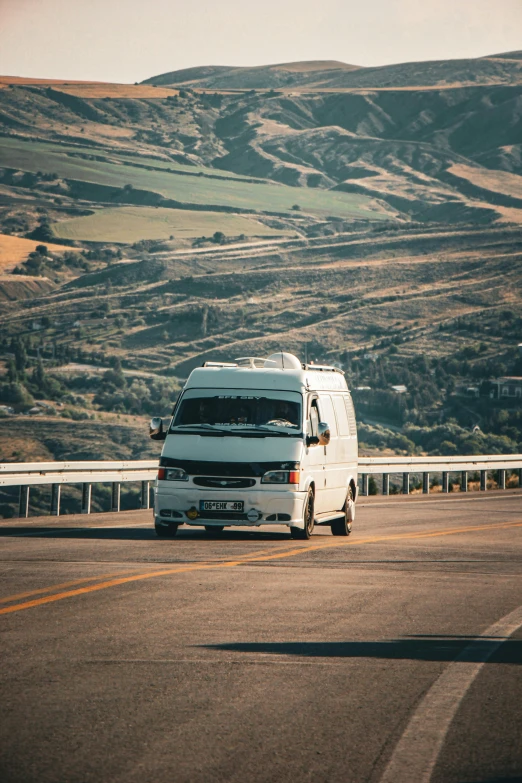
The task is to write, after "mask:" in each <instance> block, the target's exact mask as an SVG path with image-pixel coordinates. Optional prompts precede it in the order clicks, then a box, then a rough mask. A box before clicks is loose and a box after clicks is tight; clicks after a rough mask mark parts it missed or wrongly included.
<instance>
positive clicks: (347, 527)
mask: <svg viewBox="0 0 522 783" xmlns="http://www.w3.org/2000/svg"><path fill="white" fill-rule="evenodd" d="M354 512H355V509H354V508H353V493H352V489H351V487H350V490H349V492H348V497H347V498H346V502H345V504H344V507H343V511H342V516H341V517H339V519H334V521H333V522H332V523H331V525H330V527H331V530H332V535H333V536H349V535H350V533H351V532H352V517H353V514H354Z"/></svg>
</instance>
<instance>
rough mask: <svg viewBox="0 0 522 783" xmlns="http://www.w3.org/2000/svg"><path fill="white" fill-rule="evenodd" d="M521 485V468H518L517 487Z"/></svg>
mask: <svg viewBox="0 0 522 783" xmlns="http://www.w3.org/2000/svg"><path fill="white" fill-rule="evenodd" d="M520 487H522V468H519V469H518V488H519V489H520Z"/></svg>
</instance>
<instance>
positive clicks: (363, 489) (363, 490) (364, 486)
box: [361, 473, 368, 497]
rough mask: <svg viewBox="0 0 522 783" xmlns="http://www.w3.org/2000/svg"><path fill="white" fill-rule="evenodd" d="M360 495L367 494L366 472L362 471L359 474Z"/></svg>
mask: <svg viewBox="0 0 522 783" xmlns="http://www.w3.org/2000/svg"><path fill="white" fill-rule="evenodd" d="M361 484H362V486H361V495H364V497H366V496H367V495H368V474H367V473H363V474H362V475H361Z"/></svg>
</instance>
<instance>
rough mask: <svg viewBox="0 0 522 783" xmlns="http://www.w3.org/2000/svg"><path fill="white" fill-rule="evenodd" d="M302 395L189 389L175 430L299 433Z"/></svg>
mask: <svg viewBox="0 0 522 783" xmlns="http://www.w3.org/2000/svg"><path fill="white" fill-rule="evenodd" d="M301 421H302V418H301V396H300V395H299V394H297V393H295V392H271V391H267V392H257V393H255V392H250V393H246V392H245V393H237V392H236V393H217V392H216V391H215V390H213V391H212V392H210V393H209V392H206V390H205V391H203V390H200V389H198V390H196V389H193V390H188V391H187V392H186V394H185V395H184V396H183V398H182V400H181V402H180V404H179V407H178V409H177V411H176V414H175V416H174V420H173V422H172V426H171V430H170V431H171V432H172V431H176V430H178V431H182V430H188V431H189V430H192V429H194V430H196V429H201V430H205V429H206V430H211V429H215V430H220V429H221V430H225V431H226V432H231V433H232V432H233V434H235V435H241V434H248V433H251V432H256V431H257V432H259V433H260V434H261V433H263V432H265V433H268V434H270V432H273V433H274V434H276V433H282V434H283V433H284V434H289V435H290V434H300V433H301V429H302V426H301Z"/></svg>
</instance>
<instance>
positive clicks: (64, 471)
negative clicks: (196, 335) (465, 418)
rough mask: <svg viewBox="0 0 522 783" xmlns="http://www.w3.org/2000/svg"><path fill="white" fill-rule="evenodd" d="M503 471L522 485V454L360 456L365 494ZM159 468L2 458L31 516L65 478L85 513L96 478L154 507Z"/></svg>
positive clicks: (57, 493) (56, 505) (56, 500)
mask: <svg viewBox="0 0 522 783" xmlns="http://www.w3.org/2000/svg"><path fill="white" fill-rule="evenodd" d="M493 470H494V471H498V486H499V488H500V489H505V488H506V471H508V470H511V471H515V470H516V471H518V476H519V480H518V481H519V483H518V485H519V487H521V486H522V454H494V455H481V456H469V457H468V456H460V457H360V458H359V475H360V479H361V494H362V495H368V489H369V487H368V483H369V477H370V476H372V475H376V474H379V475H382V493H383V494H384V495H388V494H390V475H393V474H395V475H397V474H398V475H401V476H402V493H403V494H408V493H409V491H410V476H412V475H415V474H417V475H422V487H423V492H424V493H428V492H429V491H430V474H433V473H437V474H442V491H443V492H448V491H449V477H450V473H460V489H461V491H463V492H467V490H468V473H470V472H479V473H480V489H481V490H483V491H485V490H486V489H487V474H488V471H493ZM157 472H158V461H157V460H132V461H128V462H13V463H2V464H0V486H4V487H7V486H18V487H20V499H19V516H20V517H28V516H29V499H30V487H31V486H34V485H38V484H50V485H51V514H52V515H54V516H59V514H60V499H61V487H62V486H63V484H81V487H82V508H81V510H82V514H90V513H91V498H92V485H93V484H98V483H99V484H103V483H111V484H112V493H111V500H112V502H111V510H112V511H119V510H120V489H121V484H122V483H126V482H138V481H139V482H141V508H143V509H148V508H150V482H151V481H154V479H155V478H156V476H157Z"/></svg>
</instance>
